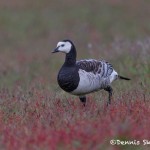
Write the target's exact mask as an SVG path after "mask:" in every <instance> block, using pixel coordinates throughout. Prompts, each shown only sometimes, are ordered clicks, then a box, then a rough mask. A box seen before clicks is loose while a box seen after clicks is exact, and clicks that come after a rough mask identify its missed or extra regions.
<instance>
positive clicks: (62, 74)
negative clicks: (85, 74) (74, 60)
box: [57, 67, 80, 92]
mask: <svg viewBox="0 0 150 150" xmlns="http://www.w3.org/2000/svg"><path fill="white" fill-rule="evenodd" d="M79 80H80V79H79V74H78V68H76V67H62V68H61V69H60V71H59V73H58V76H57V81H58V84H59V86H60V87H61V88H62V89H63V90H64V91H66V92H72V91H73V90H75V89H76V88H77V87H78V84H79Z"/></svg>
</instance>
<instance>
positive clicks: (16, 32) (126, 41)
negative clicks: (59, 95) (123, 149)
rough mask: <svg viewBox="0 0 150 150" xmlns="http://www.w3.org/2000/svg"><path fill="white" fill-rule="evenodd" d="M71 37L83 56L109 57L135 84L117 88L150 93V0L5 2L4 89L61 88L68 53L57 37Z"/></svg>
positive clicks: (0, 81) (0, 34)
mask: <svg viewBox="0 0 150 150" xmlns="http://www.w3.org/2000/svg"><path fill="white" fill-rule="evenodd" d="M63 39H70V40H72V41H73V42H74V43H75V45H76V48H77V52H78V59H84V58H95V59H100V60H101V59H105V60H107V61H109V62H110V63H112V64H113V66H114V68H115V69H116V70H117V71H118V72H119V73H120V74H121V75H124V76H127V77H130V78H131V79H132V81H131V82H130V83H125V82H118V83H116V84H115V88H118V90H122V89H126V90H130V89H135V87H136V89H137V88H138V89H139V90H142V91H144V92H147V91H148V88H147V87H148V86H149V85H150V1H146V0H142V1H141V0H132V1H131V0H126V1H123V0H92V1H91V0H82V1H81V0H65V1H56V0H51V1H48V0H36V1H35V0H34V1H33V0H13V1H12V0H1V1H0V87H1V88H8V89H12V88H15V87H16V86H17V87H18V86H19V87H21V88H25V89H26V88H28V87H31V86H32V85H33V86H41V87H42V88H47V89H50V90H52V91H54V89H57V80H56V76H57V73H58V70H59V68H60V66H61V65H62V63H63V62H64V57H65V56H64V55H63V54H56V55H54V54H51V51H52V50H53V49H54V48H55V47H56V44H57V42H58V41H60V40H63Z"/></svg>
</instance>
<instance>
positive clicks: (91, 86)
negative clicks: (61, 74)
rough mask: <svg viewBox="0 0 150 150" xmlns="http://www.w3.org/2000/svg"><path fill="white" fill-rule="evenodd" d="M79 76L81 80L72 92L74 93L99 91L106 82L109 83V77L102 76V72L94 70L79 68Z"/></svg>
mask: <svg viewBox="0 0 150 150" xmlns="http://www.w3.org/2000/svg"><path fill="white" fill-rule="evenodd" d="M79 77H80V81H79V85H78V87H77V89H75V90H74V91H72V92H71V93H72V94H74V95H82V94H87V93H90V92H94V91H98V90H100V89H103V88H104V87H105V85H106V84H109V83H108V82H109V79H108V78H101V75H100V74H93V73H92V72H86V71H84V70H82V69H79Z"/></svg>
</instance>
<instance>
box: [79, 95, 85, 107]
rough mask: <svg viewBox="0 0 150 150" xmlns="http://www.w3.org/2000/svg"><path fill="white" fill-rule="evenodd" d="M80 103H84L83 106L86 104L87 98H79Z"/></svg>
mask: <svg viewBox="0 0 150 150" xmlns="http://www.w3.org/2000/svg"><path fill="white" fill-rule="evenodd" d="M79 98H80V101H81V102H82V103H83V106H85V104H86V96H79Z"/></svg>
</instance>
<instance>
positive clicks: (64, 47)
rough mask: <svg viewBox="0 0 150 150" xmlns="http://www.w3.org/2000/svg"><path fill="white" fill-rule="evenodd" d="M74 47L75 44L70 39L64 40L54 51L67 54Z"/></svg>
mask: <svg viewBox="0 0 150 150" xmlns="http://www.w3.org/2000/svg"><path fill="white" fill-rule="evenodd" d="M73 47H74V44H73V43H72V42H71V41H70V40H63V41H60V42H58V43H57V46H56V48H55V49H54V50H53V51H52V53H57V52H63V53H66V54H67V53H69V52H70V51H71V49H72V48H73Z"/></svg>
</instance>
